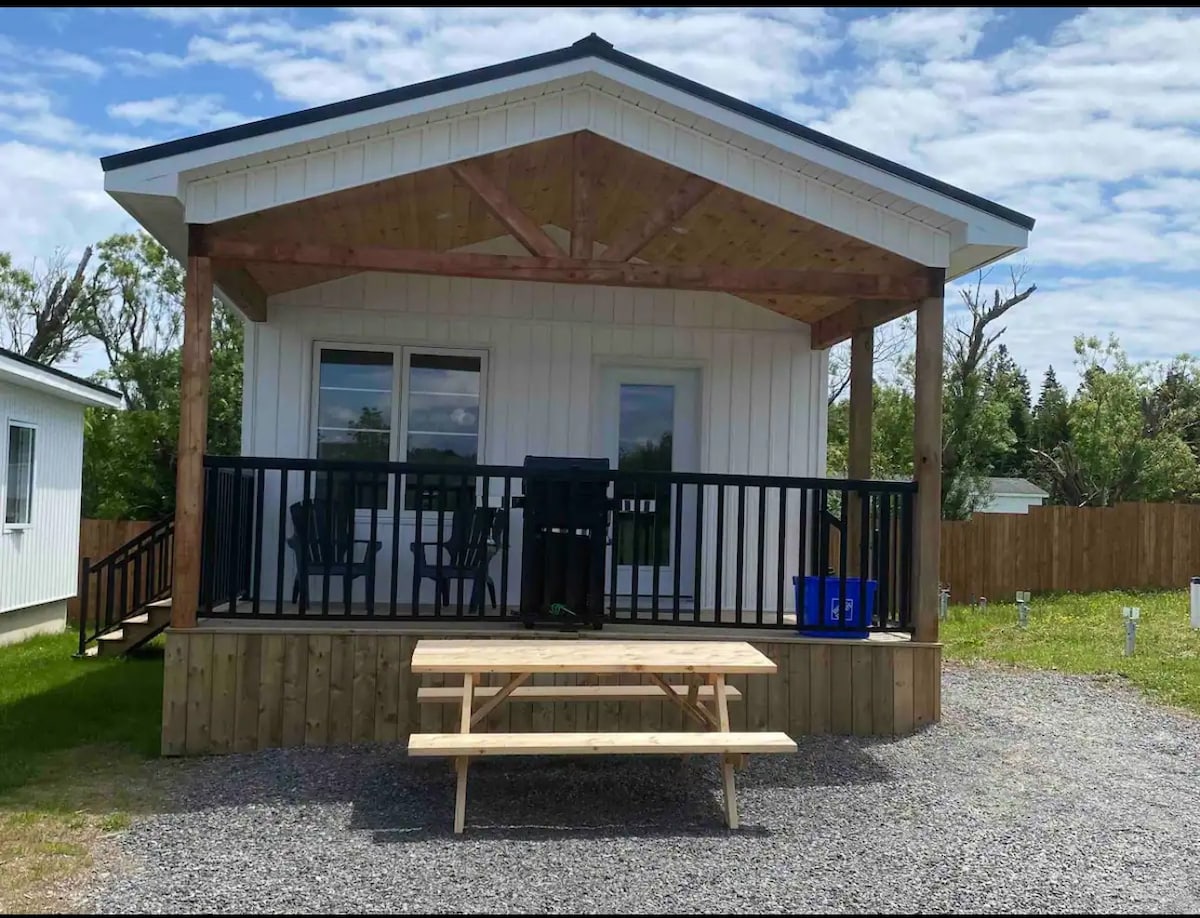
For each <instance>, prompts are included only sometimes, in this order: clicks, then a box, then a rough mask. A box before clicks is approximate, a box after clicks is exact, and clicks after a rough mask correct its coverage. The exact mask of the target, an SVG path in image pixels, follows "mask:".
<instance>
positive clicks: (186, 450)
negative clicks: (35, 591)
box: [171, 227, 213, 628]
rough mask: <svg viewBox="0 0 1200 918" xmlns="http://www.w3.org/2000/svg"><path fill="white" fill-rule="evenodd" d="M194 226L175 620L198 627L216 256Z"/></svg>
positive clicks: (187, 292) (178, 480) (187, 290)
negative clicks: (211, 256) (213, 257)
mask: <svg viewBox="0 0 1200 918" xmlns="http://www.w3.org/2000/svg"><path fill="white" fill-rule="evenodd" d="M196 229H197V227H189V240H188V259H187V277H186V280H185V283H184V298H183V353H182V357H181V361H180V363H181V369H180V379H179V456H178V459H177V461H176V465H175V559H174V565H175V567H174V574H173V578H172V587H171V626H172V627H174V628H193V627H195V625H196V610H197V609H198V608H199V606H200V541H201V525H202V523H203V512H204V450H205V447H206V446H207V444H208V376H209V371H210V368H211V365H212V298H213V284H212V262H211V260H210V259H209V258H207V257H205V256H201V255H197V254H195V253H196V252H198V251H201V249H200V248H199V246H198V244H197V242H198V234H197V233H196V232H195V230H196Z"/></svg>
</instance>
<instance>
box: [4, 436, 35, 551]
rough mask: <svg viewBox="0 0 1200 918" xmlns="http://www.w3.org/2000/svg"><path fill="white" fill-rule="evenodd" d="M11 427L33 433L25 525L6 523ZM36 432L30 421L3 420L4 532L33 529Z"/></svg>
mask: <svg viewBox="0 0 1200 918" xmlns="http://www.w3.org/2000/svg"><path fill="white" fill-rule="evenodd" d="M13 427H23V428H25V429H26V430H32V431H33V456H32V457H31V459H32V461H31V462H30V468H29V522H27V523H10V522H8V442H9V440H10V439H11V436H12V434H11V433H10V432H9V431H10V429H11V428H13ZM38 432H39V430H38V425H37V424H35V423H33V422H32V421H24V420H21V419H20V418H13V417H10V418H5V423H4V443H3V449H4V454H3V457H2V461H0V469H3V470H4V474H3V478H0V513H3V514H4V516H3V517H2V518H0V519H2V521H3V531H4V532H23V531H25V530H26V529H30V528H32V527H33V520H34V509H35V507H36V503H37V501H36V496H37V468H38V440H39V436H38Z"/></svg>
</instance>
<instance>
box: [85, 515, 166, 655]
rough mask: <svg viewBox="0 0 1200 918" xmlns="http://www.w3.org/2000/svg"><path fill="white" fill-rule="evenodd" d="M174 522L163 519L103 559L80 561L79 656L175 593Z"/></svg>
mask: <svg viewBox="0 0 1200 918" xmlns="http://www.w3.org/2000/svg"><path fill="white" fill-rule="evenodd" d="M174 549H175V519H174V517H168V518H167V519H164V520H159V522H157V523H155V524H154V525H153V526H151V527H150V528H149V529H147V530H146V531H145V532H143V533H140V534H139V535H137V536H134V537H133V538H132V539H130V540H129V541H128V542H126V543H125V544H124V545H122V546H121V547H119V548H117V549H116V550H115V551H112V552H110V553H109V554H107V555H105V556H104V557H103V558H101V559H100V560H99V561H95V562H93V561H92V560H91V559H90V558H83V559H81V560H80V562H79V653H80V655H82V654H83V653H84V652H85V651H86V650H87V647H88V645H89V644H91V643H92V642H93V641H96V640H97V639H98V638H99V637H100V636H101V635H104V634H108V633H109V632H110V631H114V630H116V629H117V628H119V627H120V626H121V622H123V621H124V620H125V619H127V618H129V616H131V615H137V614H138V613H139V612H140V611H141V610H142V609H144V608H145V607H146V606H147V605H149V604H150V603H152V602H157V601H158V600H161V599H166V598H167V597H168V596H170V595H171V573H172V561H173V558H174Z"/></svg>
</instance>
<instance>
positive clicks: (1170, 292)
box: [1004, 274, 1200, 390]
mask: <svg viewBox="0 0 1200 918" xmlns="http://www.w3.org/2000/svg"><path fill="white" fill-rule="evenodd" d="M1018 310H1020V313H1019V314H1017V313H1018ZM1198 311H1200V291H1197V290H1196V288H1195V287H1194V286H1190V285H1188V284H1170V283H1164V282H1158V281H1149V280H1147V279H1145V278H1141V277H1136V276H1133V275H1127V274H1125V275H1108V276H1100V277H1068V278H1063V279H1062V280H1057V281H1054V282H1052V283H1047V284H1039V289H1038V292H1037V293H1035V294H1034V295H1033V296H1032V297H1030V298H1029V300H1027V301H1026V302H1025V303H1022V304H1021V305H1019V306H1016V307H1014V309H1013V318H1012V321H1010V322H1009V323H1008V331H1007V333H1006V334H1005V336H1004V341H1005V343H1006V344H1007V345H1008V349H1009V351H1010V352H1011V353H1012V355H1013V358H1014V359H1015V360H1016V361H1017V362H1018V363H1020V364H1021V365H1022V366H1025V367H1028V368H1030V370H1029V374H1030V382H1031V383H1032V384H1033V386H1034V388H1035V390H1036V387H1037V386H1038V384H1039V383H1040V382H1041V374H1042V373H1043V372H1044V371H1045V369H1046V366H1047V365H1049V364H1051V363H1052V364H1054V372H1055V374H1056V375H1057V376H1058V378H1059V381H1060V382H1062V383H1063V384H1064V385H1066V386H1068V387H1069V388H1072V389H1073V388H1074V387H1075V386H1076V385H1078V383H1079V374H1078V373H1077V372H1076V370H1075V366H1074V362H1073V359H1074V352H1073V350H1072V342H1073V340H1074V337H1075V335H1098V336H1099V337H1101V338H1105V337H1107V335H1108V334H1109V333H1110V332H1111V333H1113V334H1115V335H1116V336H1117V338H1118V339H1119V340H1120V342H1121V345H1122V346H1123V347H1124V348H1125V350H1126V351H1127V352H1128V353H1129V354H1130V355H1131V356H1133V358H1134V359H1136V360H1170V359H1171V358H1172V357H1174V356H1176V355H1177V354H1179V353H1182V352H1184V351H1188V350H1191V351H1192V352H1193V353H1194V352H1195V351H1196V346H1195V341H1196V319H1195V316H1196V314H1197V312H1198Z"/></svg>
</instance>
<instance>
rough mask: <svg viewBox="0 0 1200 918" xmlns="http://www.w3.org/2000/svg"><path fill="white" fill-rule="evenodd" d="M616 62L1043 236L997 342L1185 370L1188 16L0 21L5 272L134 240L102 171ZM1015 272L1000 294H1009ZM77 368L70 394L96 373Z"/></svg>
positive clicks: (1198, 85) (399, 14)
mask: <svg viewBox="0 0 1200 918" xmlns="http://www.w3.org/2000/svg"><path fill="white" fill-rule="evenodd" d="M593 31H594V32H597V33H599V34H600V35H601V36H603V37H604V38H606V39H608V40H609V41H611V42H613V43H614V44H615V45H616V46H617V47H618V48H620V49H621V50H624V51H628V52H630V53H632V54H635V55H637V56H639V57H642V58H645V59H647V60H649V61H652V62H653V63H656V64H659V65H661V66H664V67H667V68H669V69H671V70H675V71H677V72H679V73H682V74H684V75H686V76H689V77H691V78H693V79H696V80H699V81H700V82H703V83H706V84H708V85H710V86H713V87H715V88H717V89H720V90H723V91H725V92H728V93H731V94H733V95H736V96H739V97H741V98H744V99H747V100H748V101H751V102H754V103H757V104H760V105H763V106H765V107H767V108H770V109H773V110H775V111H778V112H781V113H782V114H784V115H787V116H788V117H792V118H795V119H797V120H799V121H802V122H803V123H805V124H808V125H810V126H812V127H815V128H818V129H820V130H824V131H827V132H828V133H831V134H833V135H834V136H836V137H839V138H841V139H844V140H847V141H850V142H852V143H855V144H858V145H860V146H863V147H865V148H867V149H869V150H872V151H874V152H876V153H879V154H882V155H884V156H887V157H890V158H892V159H895V160H897V161H899V162H902V163H905V164H907V165H910V166H913V167H915V168H918V169H921V170H923V171H926V172H928V173H930V174H932V175H934V176H936V177H938V178H941V179H943V180H945V181H948V182H951V183H953V184H957V185H960V186H961V187H964V188H966V189H968V190H970V191H973V192H976V193H978V194H982V195H985V196H987V197H991V198H993V199H994V200H997V201H1000V202H1001V203H1004V204H1007V205H1009V206H1011V207H1014V208H1016V209H1018V210H1021V211H1024V212H1026V213H1028V214H1030V215H1032V216H1034V217H1036V218H1037V219H1038V225H1037V228H1036V229H1035V231H1034V233H1033V238H1032V243H1031V245H1030V248H1029V250H1028V251H1027V252H1026V253H1025V254H1024V255H1023V256H1022V260H1024V261H1025V262H1027V263H1028V266H1029V269H1030V273H1029V277H1030V279H1031V280H1033V281H1034V282H1036V283H1037V284H1038V287H1039V292H1038V293H1037V294H1035V296H1034V297H1033V298H1031V299H1030V300H1029V301H1028V302H1027V303H1025V304H1023V305H1022V306H1020V307H1018V309H1017V310H1014V312H1013V313H1012V314H1011V321H1010V322H1009V323H1008V325H1009V328H1008V333H1007V334H1006V336H1005V340H1006V341H1007V343H1008V344H1009V347H1010V349H1011V350H1012V352H1013V354H1014V355H1015V356H1016V358H1017V359H1018V360H1019V361H1020V362H1021V363H1022V364H1023V365H1024V366H1025V367H1026V368H1027V369H1028V370H1029V372H1030V375H1031V379H1032V381H1033V383H1034V385H1035V387H1036V386H1037V383H1038V381H1039V380H1040V378H1041V375H1042V373H1043V372H1044V369H1045V367H1046V365H1047V363H1051V362H1052V363H1053V364H1054V365H1055V368H1056V369H1057V370H1058V371H1059V372H1060V376H1061V377H1062V378H1065V379H1066V380H1068V381H1071V380H1073V379H1074V373H1073V372H1072V370H1071V364H1072V350H1071V340H1072V338H1073V336H1074V335H1076V334H1079V333H1087V334H1100V335H1104V334H1107V333H1109V332H1112V333H1114V334H1116V335H1117V336H1118V337H1119V338H1120V340H1121V342H1122V343H1123V344H1124V345H1125V346H1126V348H1127V349H1128V350H1129V351H1130V353H1131V354H1132V355H1133V356H1134V357H1135V358H1138V359H1165V358H1169V357H1170V356H1172V355H1174V354H1176V353H1179V352H1182V351H1192V352H1200V322H1197V321H1196V316H1197V313H1198V311H1200V309H1198V306H1200V298H1198V296H1197V288H1198V287H1200V283H1198V281H1200V207H1197V206H1196V205H1195V202H1196V201H1197V200H1200V130H1198V129H1200V67H1197V66H1196V61H1197V53H1198V52H1197V50H1196V49H1197V48H1200V15H1198V14H1197V13H1196V12H1195V11H1192V10H1186V9H1184V10H1090V11H1086V10H1079V9H1067V8H1056V9H1049V10H1046V9H1041V10H1023V9H1003V8H1001V9H904V10H888V9H853V10H835V11H822V10H819V9H809V8H804V9H789V10H784V9H780V10H775V9H752V8H751V9H733V8H724V9H695V10H679V9H670V10H667V9H654V10H635V9H587V8H584V9H576V8H572V9H526V10H521V9H477V8H476V9H461V10H456V9H339V10H328V9H316V10H298V9H278V10H272V9H260V10H246V9H218V8H194V9H188V8H181V7H172V8H164V9H146V10H138V9H130V10H83V9H72V10H53V9H9V10H6V12H5V16H4V18H3V20H2V21H0V187H3V188H5V190H6V191H5V197H6V199H7V200H6V204H7V206H6V207H4V208H0V250H7V251H10V252H12V253H13V254H14V256H15V257H17V258H18V259H19V260H21V261H23V262H25V263H28V262H29V261H30V260H32V259H34V258H39V259H44V258H45V257H46V256H48V255H50V254H51V253H53V252H54V250H55V249H56V248H62V249H66V250H70V251H77V250H79V249H81V248H82V246H83V245H85V244H87V243H88V242H92V241H95V240H97V239H100V238H103V237H104V236H105V235H107V234H108V233H110V232H113V231H115V230H118V229H123V228H127V227H128V226H129V225H130V224H129V221H128V219H127V218H126V217H125V216H124V214H123V213H122V212H121V211H120V210H119V209H118V208H117V207H116V206H115V205H114V204H113V203H112V202H111V201H110V200H109V199H108V198H107V196H106V195H105V194H104V192H103V189H102V175H101V172H100V167H99V163H98V157H99V156H100V155H102V154H105V153H111V152H115V151H119V150H126V149H132V148H135V147H139V146H144V145H146V144H149V143H154V142H158V141H161V140H167V139H170V138H174V137H180V136H186V135H188V134H193V133H197V132H200V131H204V130H210V129H213V128H217V127H223V126H226V125H229V124H236V123H239V122H241V121H245V120H250V119H254V118H260V117H265V116H268V115H274V114H278V113H281V112H285V111H291V110H295V109H298V108H304V107H308V106H310V105H316V104H320V103H324V102H330V101H334V100H338V99H344V98H349V97H352V96H356V95H361V94H363V93H366V92H372V91H375V90H378V89H384V88H388V87H391V86H398V85H404V84H406V83H410V82H413V81H416V80H421V79H427V78H430V77H435V76H440V75H444V74H447V73H454V72H457V71H461V70H465V69H469V68H472V67H478V66H482V65H484V64H489V63H494V62H496V61H500V60H506V59H510V58H513V57H518V56H522V55H525V54H530V53H534V52H538V51H544V50H548V49H551V48H556V47H561V46H563V45H566V44H570V43H571V42H573V41H575V40H576V39H578V38H581V37H582V36H584V35H586V34H588V33H589V32H593ZM1006 276H1007V270H1006V268H1005V267H1004V266H1000V267H998V268H997V269H996V270H995V271H994V273H993V275H992V278H991V279H992V280H996V281H1003V280H1005V278H1006ZM88 363H89V361H88V359H85V361H84V362H83V364H82V365H81V366H80V367H79V369H81V370H83V371H85V372H86V371H87V370H88V369H91V368H93V367H90V366H89V365H88Z"/></svg>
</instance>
